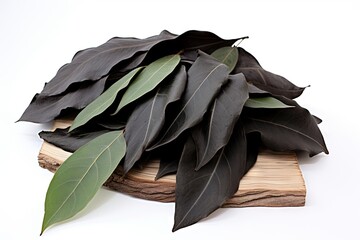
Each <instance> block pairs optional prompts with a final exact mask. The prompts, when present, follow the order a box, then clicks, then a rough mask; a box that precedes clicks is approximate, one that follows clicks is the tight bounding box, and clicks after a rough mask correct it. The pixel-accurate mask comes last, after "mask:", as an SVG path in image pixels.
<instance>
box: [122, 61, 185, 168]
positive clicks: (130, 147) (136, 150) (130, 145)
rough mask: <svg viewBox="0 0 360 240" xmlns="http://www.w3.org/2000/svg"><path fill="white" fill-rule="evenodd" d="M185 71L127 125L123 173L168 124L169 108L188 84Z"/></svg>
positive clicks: (144, 104)
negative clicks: (165, 123) (166, 122)
mask: <svg viewBox="0 0 360 240" xmlns="http://www.w3.org/2000/svg"><path fill="white" fill-rule="evenodd" d="M186 77H187V76H186V71H185V67H184V66H182V67H181V68H179V69H178V70H177V71H175V72H174V74H171V75H170V76H169V77H168V79H166V80H165V81H164V82H163V83H164V84H163V85H162V86H160V87H159V88H158V90H157V91H156V93H155V95H151V96H149V97H147V98H146V99H145V100H144V101H142V102H141V103H139V104H138V105H137V107H136V108H135V110H134V111H133V112H132V114H131V115H130V117H129V120H128V122H127V124H126V132H125V139H126V143H127V153H126V156H125V160H124V172H125V173H126V172H128V171H129V170H130V169H131V168H132V166H133V165H134V163H135V162H136V161H138V160H139V159H140V157H141V155H142V154H143V152H144V150H145V149H146V147H147V146H149V144H151V142H152V141H153V140H154V139H155V138H156V137H157V135H158V134H159V132H160V130H161V128H162V127H163V125H164V122H165V110H166V108H167V106H168V105H169V104H170V103H172V102H174V101H177V100H179V99H180V97H181V95H182V93H183V91H184V89H185V84H186Z"/></svg>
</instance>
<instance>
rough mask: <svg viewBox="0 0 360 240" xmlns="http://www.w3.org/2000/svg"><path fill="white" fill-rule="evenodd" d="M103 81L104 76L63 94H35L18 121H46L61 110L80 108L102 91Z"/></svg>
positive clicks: (53, 117) (52, 118)
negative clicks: (48, 95)
mask: <svg viewBox="0 0 360 240" xmlns="http://www.w3.org/2000/svg"><path fill="white" fill-rule="evenodd" d="M105 81H106V77H105V78H103V79H101V80H99V81H97V82H95V83H91V84H87V85H82V86H81V87H80V88H79V89H75V90H74V91H72V92H68V93H66V94H64V95H57V96H50V97H47V96H41V95H39V94H36V95H35V97H34V98H33V100H32V101H31V103H30V104H29V106H28V107H27V108H26V110H25V112H24V113H23V115H22V116H21V118H20V119H19V121H28V122H35V123H46V122H50V121H52V120H54V119H55V118H56V117H59V115H60V114H61V112H62V111H63V110H66V109H69V108H72V109H82V108H84V107H86V106H87V105H88V104H89V103H90V102H92V101H93V100H94V99H96V98H97V97H98V96H99V95H100V94H101V93H102V92H103V90H104V85H105Z"/></svg>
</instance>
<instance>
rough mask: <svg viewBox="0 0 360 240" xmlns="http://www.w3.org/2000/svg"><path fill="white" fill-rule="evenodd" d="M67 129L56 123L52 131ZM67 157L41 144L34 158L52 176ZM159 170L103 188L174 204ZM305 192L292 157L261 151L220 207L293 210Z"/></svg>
mask: <svg viewBox="0 0 360 240" xmlns="http://www.w3.org/2000/svg"><path fill="white" fill-rule="evenodd" d="M68 125H69V122H68V121H58V122H56V125H55V126H56V127H59V128H62V127H66V126H68ZM70 155H71V153H69V152H66V151H64V150H62V149H60V148H57V147H55V146H54V145H52V144H49V143H47V142H44V143H43V145H42V147H41V149H40V153H39V156H38V161H39V165H40V166H41V167H43V168H46V169H48V170H50V171H52V172H54V171H56V169H57V168H58V167H59V166H60V165H61V163H63V162H64V161H65V160H66V159H67V157H69V156H70ZM158 166H159V162H158V161H152V162H149V163H147V164H146V165H144V166H143V167H142V169H133V170H131V171H130V172H129V173H128V174H127V176H126V177H123V176H122V174H121V169H118V170H116V171H115V172H114V173H113V174H112V175H111V176H110V178H109V179H108V180H107V181H106V183H105V184H104V186H106V187H109V188H111V189H113V190H116V191H119V192H123V193H126V194H129V195H132V196H134V197H138V198H143V199H149V200H155V201H160V202H173V201H174V200H175V175H169V176H165V177H163V178H161V179H159V180H157V181H155V180H154V179H155V176H156V173H157V169H158ZM305 196H306V188H305V183H304V179H303V176H302V174H301V170H300V168H299V165H298V161H297V157H296V154H295V153H275V152H270V151H262V152H261V153H260V154H259V156H258V159H257V162H256V164H255V166H254V167H253V168H252V169H251V170H250V171H249V172H248V173H247V174H246V175H245V176H244V177H243V179H242V180H241V182H240V186H239V190H238V191H237V192H236V193H235V195H234V196H233V197H232V198H231V199H229V200H228V201H227V202H226V203H225V204H224V206H223V207H250V206H253V207H256V206H266V207H295V206H304V205H305Z"/></svg>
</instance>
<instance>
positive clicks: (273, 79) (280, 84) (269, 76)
mask: <svg viewBox="0 0 360 240" xmlns="http://www.w3.org/2000/svg"><path fill="white" fill-rule="evenodd" d="M238 50H239V60H238V63H237V64H236V67H235V69H234V72H235V73H240V72H241V73H243V74H244V75H245V77H246V80H247V81H248V82H250V83H251V84H254V85H255V86H256V87H258V88H260V89H262V90H265V91H268V92H270V93H272V94H275V95H282V96H285V97H287V98H291V99H292V98H296V97H298V96H300V95H301V94H302V92H303V91H304V88H301V87H297V86H296V85H294V84H293V83H291V82H290V81H288V80H287V79H286V78H284V77H282V76H279V75H276V74H273V73H271V72H268V71H266V70H264V69H263V68H262V67H261V66H260V64H259V62H258V61H257V60H256V58H255V57H254V56H253V55H251V54H250V53H248V52H247V51H245V50H244V49H243V48H238Z"/></svg>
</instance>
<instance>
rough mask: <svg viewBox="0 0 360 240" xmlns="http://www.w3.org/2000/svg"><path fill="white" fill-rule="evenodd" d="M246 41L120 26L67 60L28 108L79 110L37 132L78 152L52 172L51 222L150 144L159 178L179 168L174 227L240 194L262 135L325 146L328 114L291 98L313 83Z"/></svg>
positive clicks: (70, 212)
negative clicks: (276, 67) (323, 126)
mask: <svg viewBox="0 0 360 240" xmlns="http://www.w3.org/2000/svg"><path fill="white" fill-rule="evenodd" d="M238 40H241V39H231V40H224V39H222V38H220V37H218V36H217V35H215V34H213V33H211V32H203V31H188V32H185V33H183V34H181V35H174V34H171V33H169V32H167V31H163V32H161V33H160V34H159V35H156V36H153V37H150V38H146V39H137V38H118V37H116V38H112V39H110V40H109V41H107V42H106V43H104V44H103V45H100V46H98V47H95V48H89V49H85V50H82V51H79V52H78V53H76V54H75V56H74V57H73V59H72V61H71V62H70V63H68V64H65V65H64V66H62V67H61V68H60V69H59V71H58V72H57V74H56V76H55V77H54V78H53V79H52V80H51V81H50V82H49V83H47V84H46V85H45V87H44V89H43V90H42V92H41V93H39V94H36V95H35V96H34V98H33V100H32V101H31V103H30V105H29V106H28V108H27V109H26V111H25V112H24V114H23V115H22V117H21V118H20V120H22V121H31V122H37V123H43V122H49V121H52V120H54V119H55V118H62V117H64V116H67V115H68V114H69V113H74V112H75V113H76V117H75V119H74V121H73V124H72V126H71V127H70V128H68V129H57V130H55V131H54V132H48V131H43V132H41V133H40V137H41V138H43V139H44V140H46V141H48V142H50V143H52V144H54V145H56V146H58V147H60V148H62V149H64V150H67V151H70V152H73V154H72V155H71V156H70V157H69V158H68V159H67V160H66V161H65V162H64V163H63V164H62V166H61V167H60V168H59V169H58V170H57V172H56V173H55V175H54V177H53V179H52V181H51V183H50V186H49V189H48V192H47V195H46V200H45V215H44V220H43V226H42V232H43V231H44V230H45V229H46V228H47V227H48V226H50V225H52V224H54V223H57V222H60V221H63V220H65V219H68V218H70V217H72V216H74V215H75V214H76V213H78V212H79V211H80V210H82V209H83V208H84V207H85V206H86V205H87V204H88V202H89V201H90V200H91V199H92V197H93V196H94V195H95V193H96V192H97V190H98V189H99V188H100V187H101V186H102V184H103V183H104V182H105V181H106V180H107V178H108V177H109V176H110V175H111V174H112V173H113V172H114V171H115V169H116V168H118V167H120V168H122V169H123V173H124V175H125V176H126V174H127V173H128V171H129V170H131V169H132V168H133V167H134V166H136V165H137V164H138V163H139V162H141V161H142V160H143V159H148V157H149V155H151V156H153V157H156V158H158V159H160V168H159V172H158V174H157V176H156V178H161V177H162V176H164V175H166V174H169V173H176V205H175V223H174V227H173V231H175V230H177V229H179V228H183V227H186V226H188V225H191V224H194V223H196V222H197V221H199V220H200V219H202V218H204V217H206V216H208V215H209V214H210V213H211V212H213V211H214V210H216V209H217V208H219V207H221V206H222V205H223V203H224V202H225V201H226V200H227V199H229V198H231V197H232V196H233V194H234V193H235V192H236V191H237V189H238V186H239V182H240V179H241V178H242V177H243V176H244V175H245V174H246V172H247V171H248V170H249V169H250V168H251V167H252V166H253V165H254V163H255V162H256V158H257V154H258V150H259V147H260V146H264V147H265V148H268V149H271V150H274V151H294V150H303V151H307V152H308V153H309V154H310V156H313V155H316V154H318V153H320V152H325V153H328V150H327V148H326V145H325V142H324V139H323V137H322V135H321V132H320V130H319V129H318V126H317V124H318V123H320V121H321V120H320V119H318V118H317V117H314V116H313V115H311V114H310V113H309V111H308V110H306V109H305V108H302V107H301V106H299V105H298V104H297V103H296V102H295V101H294V100H293V99H294V98H296V97H298V96H300V95H301V93H302V92H303V90H304V88H300V87H297V86H295V85H294V84H292V83H291V82H290V81H288V80H287V79H285V78H283V77H281V76H279V75H276V74H273V73H271V72H268V71H266V70H264V69H263V68H262V67H261V66H260V64H259V62H258V61H257V60H256V59H255V57H254V56H252V55H251V54H250V53H249V52H247V51H245V50H244V49H243V48H240V47H237V46H234V44H235V43H236V42H237V41H238Z"/></svg>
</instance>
